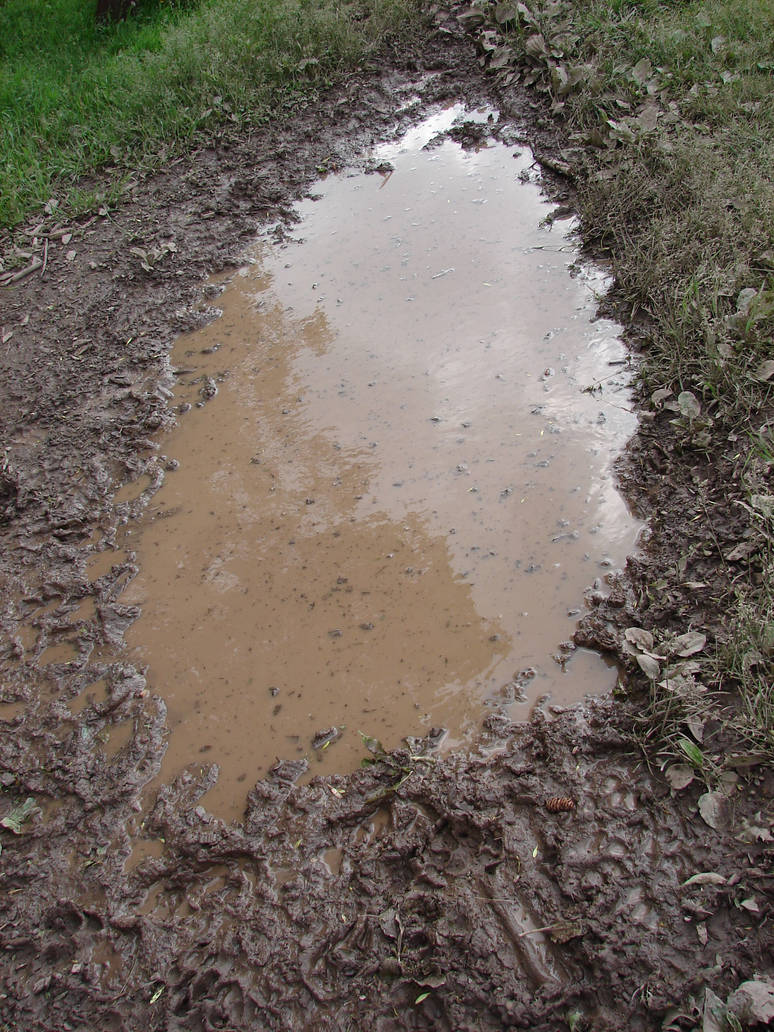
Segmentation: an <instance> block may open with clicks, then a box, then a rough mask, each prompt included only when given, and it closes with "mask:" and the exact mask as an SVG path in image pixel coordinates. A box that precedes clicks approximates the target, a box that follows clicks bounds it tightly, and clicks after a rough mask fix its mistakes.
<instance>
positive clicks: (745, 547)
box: [725, 541, 759, 563]
mask: <svg viewBox="0 0 774 1032" xmlns="http://www.w3.org/2000/svg"><path fill="white" fill-rule="evenodd" d="M758 547H759V546H758V544H756V543H755V542H754V541H740V542H739V544H738V545H735V546H734V547H733V548H732V549H731V551H730V552H726V554H725V559H726V561H727V562H729V563H738V562H739V561H740V560H742V559H746V558H747V557H748V556H750V555H752V554H753V552H757V551H758Z"/></svg>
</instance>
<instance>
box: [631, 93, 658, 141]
mask: <svg viewBox="0 0 774 1032" xmlns="http://www.w3.org/2000/svg"><path fill="white" fill-rule="evenodd" d="M635 117H636V120H637V126H638V128H639V129H641V130H642V132H643V133H652V132H653V131H654V130H655V129H656V127H657V125H658V120H659V118H661V107H660V106H659V104H658V102H657V101H655V100H647V101H646V102H645V103H644V104H643V105H642V107H641V108H640V109H639V110H638V111H637V114H636V116H635Z"/></svg>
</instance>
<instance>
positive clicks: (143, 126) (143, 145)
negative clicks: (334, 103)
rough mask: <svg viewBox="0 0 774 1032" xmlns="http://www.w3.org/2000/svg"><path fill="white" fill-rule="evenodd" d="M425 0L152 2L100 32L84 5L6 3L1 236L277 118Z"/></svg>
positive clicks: (0, 18)
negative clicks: (106, 172) (41, 213)
mask: <svg viewBox="0 0 774 1032" xmlns="http://www.w3.org/2000/svg"><path fill="white" fill-rule="evenodd" d="M418 13H419V5H418V3H416V2H415V0H351V2H344V3H339V2H337V0H314V2H312V0H204V2H201V3H197V4H195V5H194V6H190V5H189V6H171V5H169V4H155V3H152V2H150V0H149V2H147V3H146V4H145V6H140V7H139V8H138V10H137V11H136V13H135V14H133V15H132V16H131V17H130V18H129V19H128V20H127V21H125V22H122V23H119V24H117V25H112V26H97V25H96V24H95V19H94V7H93V4H91V3H87V2H85V0H4V2H3V3H2V4H0V124H1V125H2V135H1V136H0V227H2V228H6V229H7V228H10V227H12V226H13V225H15V224H16V223H18V222H19V221H21V220H22V219H23V218H25V217H26V216H27V215H28V214H29V213H30V212H31V211H32V210H34V209H35V208H36V207H38V206H39V205H40V204H42V203H44V202H46V201H47V200H48V199H49V198H51V197H52V196H55V197H56V198H57V199H58V202H59V205H60V208H64V209H67V210H69V211H70V212H72V211H77V210H80V209H82V208H83V207H85V206H88V205H89V204H90V203H93V201H94V198H93V196H90V195H89V194H88V193H86V192H84V190H83V189H82V188H80V187H79V182H80V181H81V180H82V179H83V178H84V177H86V176H90V175H92V174H93V173H94V172H95V171H97V170H98V169H100V168H102V167H104V166H106V165H110V166H112V167H113V168H115V169H116V170H117V171H116V172H115V173H113V175H114V177H115V178H117V179H120V178H121V176H122V174H124V173H126V172H128V171H130V170H136V169H137V168H145V167H151V166H152V165H153V163H154V161H156V160H164V159H166V158H167V157H168V156H169V155H170V153H172V152H174V151H176V150H180V149H182V148H183V147H186V146H190V145H191V144H192V143H193V142H194V141H197V140H201V139H204V138H206V137H207V136H208V135H212V133H213V132H215V131H216V130H217V129H218V128H219V127H222V126H223V125H224V124H227V125H235V126H239V127H244V128H249V127H250V126H254V125H257V124H260V123H261V122H263V121H265V120H266V119H269V118H272V117H276V116H277V114H278V113H279V112H280V111H282V110H283V109H285V108H286V106H287V104H288V103H289V102H292V100H293V99H294V98H298V97H299V95H304V94H306V95H308V94H310V93H311V92H313V91H314V90H315V89H318V88H319V87H320V86H321V85H324V84H326V83H328V82H330V81H332V80H334V79H336V78H337V77H339V76H341V75H342V74H343V73H344V72H347V71H351V70H352V69H354V68H356V67H357V66H358V65H359V64H361V63H363V62H364V61H366V60H367V59H368V57H369V55H371V54H372V53H374V51H375V50H376V49H378V48H379V47H380V46H382V45H383V43H384V41H385V39H386V38H387V37H388V36H390V35H392V34H395V33H397V32H399V31H401V30H406V29H407V28H410V27H411V26H412V25H415V24H416V21H417V18H418Z"/></svg>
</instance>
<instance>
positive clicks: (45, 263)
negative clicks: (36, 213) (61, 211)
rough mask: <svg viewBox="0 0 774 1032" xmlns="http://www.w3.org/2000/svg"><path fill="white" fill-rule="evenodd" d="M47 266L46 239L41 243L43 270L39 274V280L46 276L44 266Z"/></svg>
mask: <svg viewBox="0 0 774 1032" xmlns="http://www.w3.org/2000/svg"><path fill="white" fill-rule="evenodd" d="M47 265H48V237H46V239H45V240H44V241H43V268H42V270H41V273H40V278H41V279H43V277H44V276H45V275H46V266H47Z"/></svg>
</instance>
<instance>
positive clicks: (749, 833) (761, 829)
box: [736, 811, 774, 842]
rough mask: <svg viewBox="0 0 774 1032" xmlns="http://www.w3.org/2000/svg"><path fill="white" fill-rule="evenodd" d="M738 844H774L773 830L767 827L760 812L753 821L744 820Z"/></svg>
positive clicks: (744, 818)
mask: <svg viewBox="0 0 774 1032" xmlns="http://www.w3.org/2000/svg"><path fill="white" fill-rule="evenodd" d="M736 839H737V842H774V836H772V834H771V828H770V827H767V826H766V825H765V824H764V823H763V820H762V818H761V814H760V811H759V812H758V813H756V814H755V816H754V817H753V819H752V820H749V819H748V818H747V817H743V818H742V830H741V831H740V832H739V834H738V835H737V836H736Z"/></svg>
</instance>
